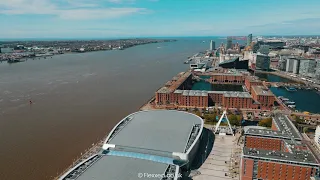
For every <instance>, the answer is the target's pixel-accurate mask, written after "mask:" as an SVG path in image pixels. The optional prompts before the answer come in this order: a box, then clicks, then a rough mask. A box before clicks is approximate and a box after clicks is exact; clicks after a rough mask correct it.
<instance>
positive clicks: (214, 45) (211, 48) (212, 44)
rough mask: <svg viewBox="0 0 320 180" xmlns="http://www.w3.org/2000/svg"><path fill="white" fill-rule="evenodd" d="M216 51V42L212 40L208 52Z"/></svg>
mask: <svg viewBox="0 0 320 180" xmlns="http://www.w3.org/2000/svg"><path fill="white" fill-rule="evenodd" d="M215 49H216V42H214V41H213V40H211V41H210V51H213V50H215Z"/></svg>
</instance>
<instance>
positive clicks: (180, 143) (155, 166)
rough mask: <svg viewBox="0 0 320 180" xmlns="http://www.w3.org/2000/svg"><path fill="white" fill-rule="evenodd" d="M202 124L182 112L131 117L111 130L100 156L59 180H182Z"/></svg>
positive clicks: (164, 112)
mask: <svg viewBox="0 0 320 180" xmlns="http://www.w3.org/2000/svg"><path fill="white" fill-rule="evenodd" d="M203 124H204V123H203V120H202V119H201V118H200V117H198V116H196V115H194V114H191V113H187V112H181V111H168V110H154V111H139V112H136V113H133V114H130V115H129V116H127V117H125V118H124V119H122V120H121V121H120V122H119V123H118V124H117V125H116V126H115V127H114V128H113V129H112V130H111V132H110V133H109V135H108V137H107V139H106V140H105V142H104V143H103V146H102V148H101V151H100V152H99V153H97V154H93V155H92V156H91V157H89V158H88V159H86V160H84V161H82V162H80V163H79V164H77V165H76V166H75V167H73V168H71V169H70V170H69V171H68V172H67V173H65V174H64V175H63V176H62V177H60V178H59V180H70V179H77V180H93V179H95V180H103V179H119V180H120V179H121V180H122V179H123V180H125V179H130V180H139V179H149V178H154V177H152V175H156V174H159V175H161V174H164V175H167V177H170V178H168V179H172V180H178V179H181V176H180V175H181V173H182V172H183V171H188V170H189V169H190V165H191V163H192V162H193V159H194V158H195V155H196V152H197V150H198V147H199V144H200V139H201V137H202V131H203ZM146 174H150V175H151V177H149V176H148V175H146ZM156 179H159V178H156ZM160 179H162V178H160Z"/></svg>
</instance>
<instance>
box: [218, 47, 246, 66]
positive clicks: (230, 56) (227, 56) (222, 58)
mask: <svg viewBox="0 0 320 180" xmlns="http://www.w3.org/2000/svg"><path fill="white" fill-rule="evenodd" d="M228 52H229V53H228ZM228 52H227V54H220V55H219V62H220V63H222V62H224V61H228V60H232V59H234V58H237V57H239V59H243V56H242V54H239V53H238V52H236V51H234V50H231V49H229V50H228ZM231 52H232V53H231Z"/></svg>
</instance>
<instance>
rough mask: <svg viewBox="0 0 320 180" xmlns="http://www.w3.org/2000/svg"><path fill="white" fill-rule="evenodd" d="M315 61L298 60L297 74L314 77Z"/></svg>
mask: <svg viewBox="0 0 320 180" xmlns="http://www.w3.org/2000/svg"><path fill="white" fill-rule="evenodd" d="M316 66H317V62H316V61H315V60H314V59H302V60H301V61H300V68H299V74H301V75H304V76H309V77H314V76H315V73H316Z"/></svg>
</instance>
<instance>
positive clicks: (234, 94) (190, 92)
mask: <svg viewBox="0 0 320 180" xmlns="http://www.w3.org/2000/svg"><path fill="white" fill-rule="evenodd" d="M174 93H177V94H182V95H184V96H208V94H223V95H224V96H225V97H241V98H252V96H251V95H250V93H248V92H241V91H204V90H175V91H174Z"/></svg>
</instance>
